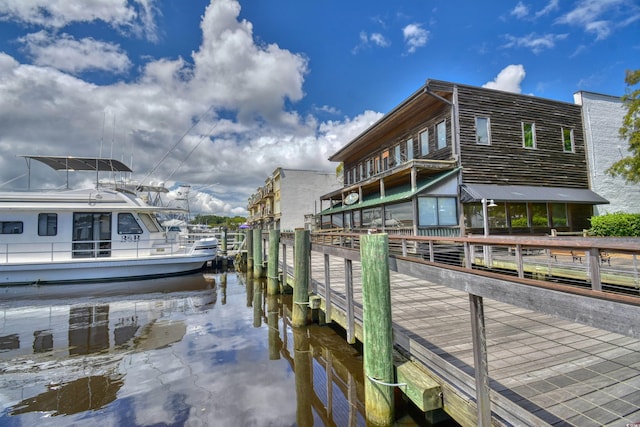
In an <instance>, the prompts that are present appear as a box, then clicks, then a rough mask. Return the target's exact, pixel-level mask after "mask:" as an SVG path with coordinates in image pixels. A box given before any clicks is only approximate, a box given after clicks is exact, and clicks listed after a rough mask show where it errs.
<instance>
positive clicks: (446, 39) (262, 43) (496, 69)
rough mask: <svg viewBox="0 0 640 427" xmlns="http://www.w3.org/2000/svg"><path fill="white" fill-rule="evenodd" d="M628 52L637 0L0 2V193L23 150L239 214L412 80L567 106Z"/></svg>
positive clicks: (635, 63) (607, 87)
mask: <svg viewBox="0 0 640 427" xmlns="http://www.w3.org/2000/svg"><path fill="white" fill-rule="evenodd" d="M638 58H640V1H638V0H570V1H565V0H543V1H530V2H526V1H503V0H497V1H490V2H478V1H476V0H459V1H455V2H454V1H444V0H402V1H383V0H367V1H366V2H365V1H362V0H350V1H346V2H345V1H336V0H323V1H318V0H315V1H314V0H305V1H299V0H297V1H295V0H253V1H244V0H242V1H237V0H91V1H87V0H0V153H2V155H1V156H0V191H9V190H18V189H26V188H27V185H28V180H29V177H28V174H27V165H26V162H25V161H24V159H22V158H21V157H19V156H21V155H52V156H54V155H55V156H67V155H70V156H77V157H81V156H86V157H110V158H116V159H118V160H121V161H123V162H124V163H125V164H127V165H129V166H130V167H131V168H132V169H133V170H134V173H133V174H132V176H130V177H127V178H130V179H133V180H136V181H138V182H140V183H142V184H147V185H158V184H159V183H163V185H165V186H166V187H167V188H169V189H170V190H171V192H170V193H168V194H166V195H164V196H163V197H164V198H165V203H169V204H173V205H175V206H182V207H185V206H184V202H182V201H180V200H175V199H176V198H177V199H180V197H179V195H178V193H179V192H180V191H181V189H180V186H181V185H189V186H190V192H189V206H188V207H189V209H190V210H191V212H192V214H197V213H202V214H214V215H221V216H235V215H240V216H246V214H247V211H246V207H247V200H248V198H249V197H250V195H251V194H252V193H254V192H255V191H256V189H257V188H258V187H260V186H262V185H264V183H265V180H266V179H267V178H268V177H269V176H270V175H271V174H272V173H273V171H274V170H276V169H277V168H279V167H282V168H286V169H308V170H322V171H335V169H336V167H337V166H338V165H337V164H336V163H332V162H329V161H328V157H329V156H330V155H332V154H333V153H335V152H336V151H338V150H339V149H340V148H341V147H343V146H344V145H345V144H347V143H348V142H349V141H350V140H351V139H352V138H354V137H356V136H357V135H358V134H359V133H360V132H362V131H364V130H365V129H366V128H368V127H369V126H371V125H372V124H373V123H375V121H376V120H378V119H379V118H380V117H382V116H383V115H384V114H385V113H387V112H389V111H390V110H392V109H393V108H394V107H395V106H397V105H398V104H399V103H401V102H402V101H403V100H404V99H406V98H407V97H408V96H409V95H411V94H412V93H413V92H415V91H416V90H417V89H419V88H420V87H421V86H422V85H423V84H424V83H425V81H426V80H427V79H439V80H445V81H450V82H455V83H460V84H466V85H473V86H483V87H488V88H493V89H498V90H504V91H510V92H516V93H523V94H528V95H534V96H539V97H543V98H548V99H554V100H558V101H564V102H571V103H572V102H573V94H574V93H575V92H577V91H581V90H583V91H589V92H596V93H602V94H608V95H615V96H621V95H623V94H624V93H625V90H626V85H625V82H624V76H625V70H634V69H638V68H640V61H639V60H638ZM77 174H78V176H77V177H76V176H75V175H74V176H73V177H72V182H73V183H74V184H76V185H90V183H91V181H92V180H94V179H95V177H94V176H87V175H86V173H84V174H82V173H80V172H78V173H77ZM30 177H31V187H32V188H34V187H37V188H48V189H49V188H50V189H53V188H59V187H64V186H65V183H66V175H65V174H64V173H61V172H55V171H53V170H51V169H49V168H48V167H47V166H45V165H38V164H32V165H31V172H30ZM102 178H104V179H111V178H117V177H113V176H109V175H108V174H107V175H105V176H103V177H102ZM73 180H75V181H73ZM78 181H82V182H78ZM182 190H184V188H183V189H182ZM181 203H182V205H180V204H181ZM173 205H172V206H173Z"/></svg>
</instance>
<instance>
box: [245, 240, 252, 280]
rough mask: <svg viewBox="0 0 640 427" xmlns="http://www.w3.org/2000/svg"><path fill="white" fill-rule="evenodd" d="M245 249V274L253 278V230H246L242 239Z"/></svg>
mask: <svg viewBox="0 0 640 427" xmlns="http://www.w3.org/2000/svg"><path fill="white" fill-rule="evenodd" d="M244 242H245V247H246V248H247V274H248V275H252V276H253V230H247V231H246V235H245V238H244Z"/></svg>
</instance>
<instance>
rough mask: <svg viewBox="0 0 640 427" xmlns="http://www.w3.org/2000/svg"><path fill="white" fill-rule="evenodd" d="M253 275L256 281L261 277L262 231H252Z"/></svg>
mask: <svg viewBox="0 0 640 427" xmlns="http://www.w3.org/2000/svg"><path fill="white" fill-rule="evenodd" d="M253 275H254V277H255V278H256V279H259V278H261V277H263V275H264V273H263V267H262V229H260V228H256V229H254V230H253Z"/></svg>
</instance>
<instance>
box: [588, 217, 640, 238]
mask: <svg viewBox="0 0 640 427" xmlns="http://www.w3.org/2000/svg"><path fill="white" fill-rule="evenodd" d="M590 221H591V228H590V229H589V234H590V235H592V236H601V237H602V236H609V237H640V214H628V213H623V212H616V213H612V214H606V215H601V216H592V217H591V219H590Z"/></svg>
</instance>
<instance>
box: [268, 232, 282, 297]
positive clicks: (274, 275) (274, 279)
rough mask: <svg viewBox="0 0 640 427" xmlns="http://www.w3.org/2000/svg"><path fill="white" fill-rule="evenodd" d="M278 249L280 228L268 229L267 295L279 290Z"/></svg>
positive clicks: (276, 292)
mask: <svg viewBox="0 0 640 427" xmlns="http://www.w3.org/2000/svg"><path fill="white" fill-rule="evenodd" d="M279 249H280V230H269V259H268V264H267V295H276V294H278V293H279V292H280V283H279V280H278V266H279V259H278V258H279V256H278V254H279V252H280V251H279Z"/></svg>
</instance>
